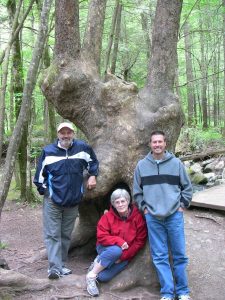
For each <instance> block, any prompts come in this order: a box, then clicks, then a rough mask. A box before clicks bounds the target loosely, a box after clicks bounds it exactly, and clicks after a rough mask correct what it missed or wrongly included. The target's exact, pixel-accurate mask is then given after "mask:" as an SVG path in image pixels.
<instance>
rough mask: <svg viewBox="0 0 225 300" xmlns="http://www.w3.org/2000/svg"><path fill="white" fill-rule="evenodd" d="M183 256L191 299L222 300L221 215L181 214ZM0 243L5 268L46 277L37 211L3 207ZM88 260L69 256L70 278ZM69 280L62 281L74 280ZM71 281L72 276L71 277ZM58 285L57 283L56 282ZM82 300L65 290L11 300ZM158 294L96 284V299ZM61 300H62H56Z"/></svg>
mask: <svg viewBox="0 0 225 300" xmlns="http://www.w3.org/2000/svg"><path fill="white" fill-rule="evenodd" d="M185 222H186V236H187V252H188V256H189V257H190V263H189V267H188V272H189V281H190V288H191V291H192V298H193V300H202V299H204V300H224V299H225V284H224V283H225V216H224V214H222V213H220V212H215V211H210V210H198V209H192V210H189V211H187V212H186V213H185ZM0 228H1V229H0V232H1V236H0V238H1V241H2V242H4V243H5V244H6V248H5V249H2V250H1V256H3V257H4V258H5V259H6V260H7V262H8V264H9V267H10V269H13V270H16V271H18V272H20V273H22V274H25V275H29V276H31V277H35V278H46V276H47V261H46V260H45V259H38V260H35V261H34V258H35V256H36V257H37V256H39V255H40V252H43V251H44V249H45V248H44V244H43V240H42V213H41V206H37V207H35V208H32V207H30V206H23V205H17V204H16V203H15V202H11V201H10V202H6V205H5V207H4V210H3V214H2V220H1V224H0ZM92 258H93V257H87V256H84V255H83V256H79V257H78V256H77V255H75V254H74V253H71V254H70V257H69V262H68V266H69V267H70V268H71V269H72V270H73V273H74V274H75V275H76V274H77V275H81V274H83V275H84V274H85V273H86V271H87V268H88V266H89V264H90V261H91V260H92ZM75 275H70V276H67V277H68V280H71V282H72V281H73V280H75ZM73 276H74V277H73ZM69 278H70V279H69ZM60 280H61V279H60ZM62 293H63V295H73V294H75V293H80V295H82V294H83V296H79V297H73V298H71V299H91V297H88V295H87V293H86V291H84V290H83V289H80V290H77V289H76V288H75V287H73V286H71V287H70V288H68V289H63V291H62V290H55V289H48V290H45V291H40V292H32V293H31V292H27V293H23V294H15V295H14V296H13V297H12V299H18V300H26V299H27V300H28V299H39V300H44V299H46V300H47V299H48V300H49V299H51V297H52V295H55V294H62ZM159 298H160V297H159V293H158V292H157V293H156V292H155V293H154V292H150V291H149V290H147V289H146V288H142V287H139V288H135V289H132V290H129V291H127V292H125V293H116V294H115V293H111V292H110V291H109V290H108V288H107V285H106V284H104V285H101V296H100V297H99V298H98V299H99V300H102V299H107V300H110V299H112V300H114V299H127V300H128V299H130V300H131V299H133V300H135V299H136V300H138V299H140V300H145V299H146V300H147V299H148V300H157V299H159ZM62 299H65V298H62Z"/></svg>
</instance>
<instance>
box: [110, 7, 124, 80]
mask: <svg viewBox="0 0 225 300" xmlns="http://www.w3.org/2000/svg"><path fill="white" fill-rule="evenodd" d="M121 15H122V5H121V4H119V6H118V13H117V18H116V30H115V38H114V47H113V52H112V63H111V73H112V74H115V71H116V61H117V54H118V48H119V38H120V27H121Z"/></svg>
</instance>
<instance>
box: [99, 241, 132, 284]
mask: <svg viewBox="0 0 225 300" xmlns="http://www.w3.org/2000/svg"><path fill="white" fill-rule="evenodd" d="M96 250H97V252H98V256H97V262H98V263H100V264H101V265H102V266H103V267H105V269H104V270H103V271H101V272H100V273H99V274H98V277H97V279H98V280H99V281H101V282H106V281H109V280H111V279H112V278H113V277H114V276H116V275H117V274H118V273H120V272H121V271H122V270H124V269H125V267H126V266H127V264H128V261H127V260H125V261H122V262H120V263H115V262H116V261H117V260H118V259H119V258H120V256H121V255H122V251H123V250H122V249H121V248H120V247H119V246H115V245H114V246H107V247H104V246H102V245H98V246H97V247H96Z"/></svg>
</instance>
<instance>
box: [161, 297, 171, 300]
mask: <svg viewBox="0 0 225 300" xmlns="http://www.w3.org/2000/svg"><path fill="white" fill-rule="evenodd" d="M160 300H173V298H168V297H162V298H161V299H160Z"/></svg>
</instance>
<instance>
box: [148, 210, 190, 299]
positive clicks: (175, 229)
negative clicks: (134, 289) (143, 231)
mask: <svg viewBox="0 0 225 300" xmlns="http://www.w3.org/2000/svg"><path fill="white" fill-rule="evenodd" d="M145 218H146V222H147V227H148V238H149V244H150V249H151V254H152V259H153V263H154V265H155V267H156V270H157V273H158V277H159V282H160V285H161V290H160V293H161V295H162V296H164V297H168V298H173V297H174V293H175V294H176V295H177V296H178V295H186V294H189V288H188V280H187V274H186V266H187V262H188V259H187V257H186V254H185V237H184V219H183V212H180V211H176V212H175V213H174V214H172V215H171V216H169V217H166V218H164V219H163V220H160V219H158V218H156V217H153V216H152V215H150V214H149V213H148V214H146V215H145ZM168 245H169V249H170V252H171V256H172V266H170V262H169V249H168Z"/></svg>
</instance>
